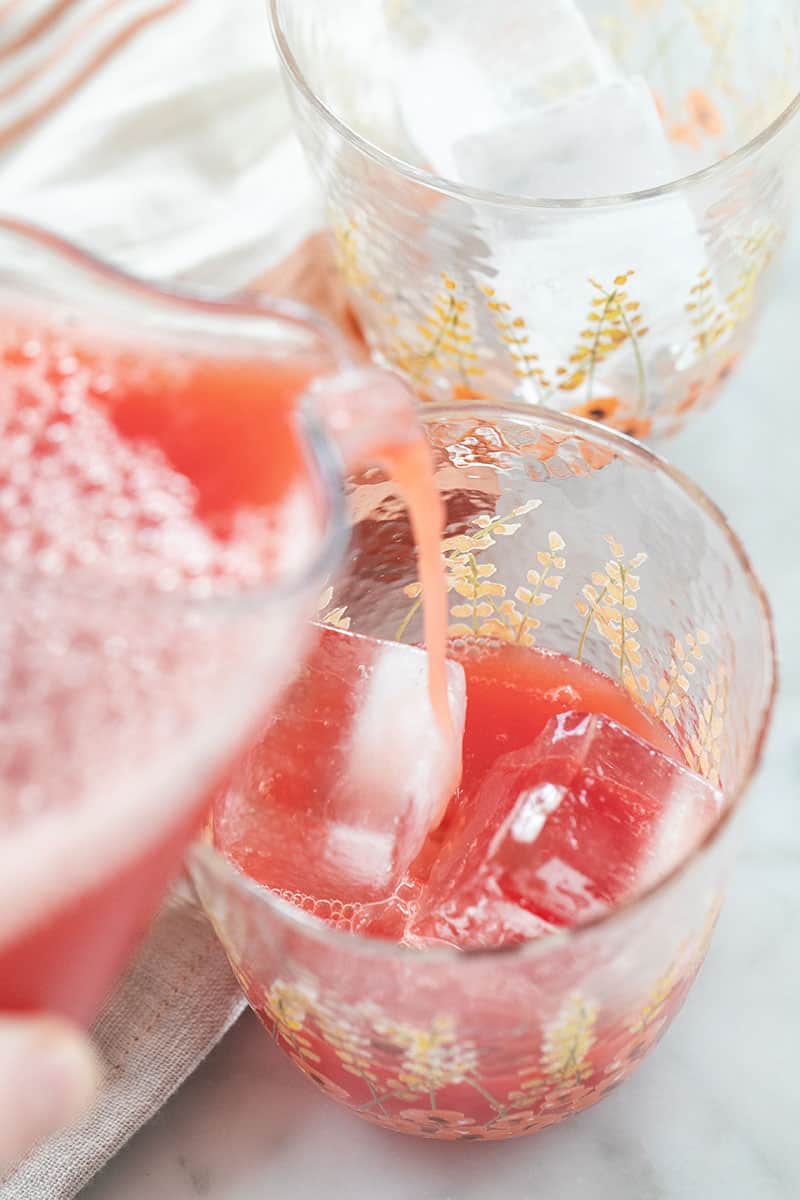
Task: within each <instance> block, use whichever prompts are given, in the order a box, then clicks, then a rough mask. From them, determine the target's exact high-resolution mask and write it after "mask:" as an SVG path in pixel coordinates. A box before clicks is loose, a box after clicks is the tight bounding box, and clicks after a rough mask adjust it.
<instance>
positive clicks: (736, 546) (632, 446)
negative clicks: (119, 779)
mask: <svg viewBox="0 0 800 1200" xmlns="http://www.w3.org/2000/svg"><path fill="white" fill-rule="evenodd" d="M472 415H475V416H477V417H481V416H483V417H485V418H486V419H489V418H491V417H495V418H496V417H503V416H508V417H521V418H524V419H525V420H527V421H528V422H531V421H534V422H537V423H548V424H550V425H553V426H555V427H557V428H558V429H560V430H561V431H562V432H564V433H566V434H567V435H572V436H578V437H581V438H583V439H585V440H586V439H589V440H593V441H594V442H595V443H599V444H600V445H603V446H605V447H606V448H607V449H609V450H612V451H614V453H615V455H619V454H620V453H621V454H622V456H623V457H626V458H628V459H630V460H632V461H634V462H639V463H640V464H641V465H642V466H643V467H647V468H649V469H650V470H654V471H656V472H657V473H658V474H659V475H662V476H665V477H666V478H667V479H668V480H670V481H671V482H672V483H673V484H675V485H676V486H677V488H678V489H679V490H680V491H681V492H683V493H684V495H685V496H686V497H687V499H688V500H689V501H690V503H691V504H693V505H694V506H696V507H697V508H699V509H701V510H702V511H703V512H704V513H705V515H706V517H707V518H708V519H709V520H710V521H712V522H713V524H714V525H716V527H717V528H718V529H719V530H720V532H721V533H722V534H723V536H724V538H725V540H726V542H727V543H728V546H729V547H730V549H731V550H732V552H733V555H734V557H735V559H736V560H737V562H738V563H739V566H740V568H741V571H742V576H743V579H744V581H745V583H746V584H747V586H748V587H749V589H750V592H751V595H752V596H753V598H754V599H755V601H756V604H757V606H758V608H760V610H761V618H762V626H761V627H762V632H764V633H765V634H766V642H767V645H768V656H769V667H770V675H769V690H768V694H767V696H766V699H765V701H764V704H763V708H762V711H761V713H760V719H759V722H758V727H757V730H756V735H755V737H754V739H753V746H752V750H751V753H750V755H749V758H748V761H747V762H746V763H745V764H744V766H743V768H742V771H741V777H740V779H739V782H738V784H737V786H736V788H735V790H734V791H733V792H732V793H731V794H730V795H727V794H726V800H727V804H726V807H725V810H724V812H723V814H722V816H721V817H720V819H719V821H717V823H716V824H715V825H714V826H713V828H712V829H711V830H709V832H708V833H707V834H706V836H705V837H704V838H703V839H702V841H700V842H699V843H698V844H697V845H696V846H695V847H694V848H693V849H692V850H691V851H689V853H688V854H686V855H685V856H684V857H683V858H682V859H681V860H680V861H679V862H678V863H677V864H676V865H675V866H674V867H673V868H672V870H671V871H669V872H668V873H667V874H666V875H665V876H664V877H663V878H662V879H660V880H658V881H657V882H656V883H655V884H652V885H651V886H650V887H648V888H646V889H645V890H644V891H643V892H641V893H640V894H638V895H636V896H634V897H633V899H631V900H628V901H626V902H625V903H624V904H620V905H617V906H615V907H614V908H612V909H610V910H609V911H608V912H606V913H602V914H600V915H599V916H597V917H594V918H592V919H591V920H588V921H585V922H583V923H582V924H580V925H576V926H573V927H572V928H568V929H556V930H553V931H552V932H550V933H546V934H544V935H543V936H542V937H540V938H536V939H535V940H533V941H529V942H520V943H517V944H515V945H511V946H490V947H485V948H477V949H475V948H467V949H461V948H459V947H455V946H430V947H416V946H403V945H402V944H400V943H398V942H391V941H387V940H385V939H382V938H371V937H366V936H364V935H363V934H358V933H355V932H353V931H351V930H346V929H337V928H335V927H334V926H331V925H328V924H326V922H325V921H323V920H322V919H321V918H320V917H316V916H314V914H313V913H309V912H306V911H305V910H304V909H301V908H297V907H296V906H295V905H293V904H291V903H290V902H289V901H287V900H283V899H281V898H280V897H279V896H277V895H275V894H274V893H273V892H270V890H269V889H268V888H267V887H266V886H264V885H262V884H259V883H256V881H255V880H253V879H251V878H250V877H249V876H248V875H246V874H245V873H244V872H243V871H242V870H240V869H239V867H237V866H236V865H235V864H234V863H232V862H231V861H230V859H228V858H226V857H225V855H224V854H223V853H222V852H221V851H220V850H217V849H216V848H215V847H214V846H213V845H211V844H210V841H209V840H204V841H198V842H196V843H195V844H194V845H193V846H191V847H190V848H189V851H188V862H189V866H190V874H191V864H192V860H193V859H194V858H196V859H197V861H198V863H199V864H200V867H201V870H202V869H203V866H204V865H205V866H207V867H208V868H209V869H210V870H211V871H212V872H213V873H214V874H215V875H217V876H218V875H220V874H221V875H222V876H223V877H224V878H225V879H227V880H228V881H230V882H231V883H232V885H233V886H234V887H235V888H236V889H237V890H239V891H242V892H245V893H246V894H247V895H249V896H252V897H253V898H254V899H255V900H256V901H258V902H259V904H261V905H263V906H264V907H265V908H266V909H267V910H271V911H272V912H273V913H274V914H275V915H276V916H277V917H278V919H279V920H281V921H282V922H285V923H287V924H288V925H290V926H293V927H294V928H295V930H296V931H297V932H299V933H300V934H303V935H306V936H310V937H312V938H314V939H316V940H317V941H320V942H323V943H325V944H327V945H329V946H331V947H332V948H338V949H340V950H342V951H352V952H355V953H356V954H358V955H359V956H361V957H364V958H370V957H374V958H376V959H385V958H394V957H397V958H402V959H404V960H405V961H406V962H407V963H409V964H410V963H412V962H417V963H420V964H423V965H424V964H427V963H446V962H450V963H454V962H462V963H471V962H477V963H482V962H483V963H485V962H488V961H498V960H502V961H506V960H509V961H517V960H529V959H535V958H537V957H538V956H539V955H542V954H546V953H548V952H549V950H550V949H552V948H553V947H556V946H563V945H566V944H568V943H575V942H578V941H580V940H581V939H582V938H583V937H586V936H591V934H592V932H593V931H595V930H598V929H600V928H603V927H607V926H611V925H613V924H614V923H615V922H616V920H617V919H618V918H620V917H624V916H627V915H628V914H631V913H635V912H637V911H638V910H640V909H643V908H645V907H646V905H647V904H648V903H649V902H650V900H651V899H652V898H653V897H654V896H656V895H658V894H659V893H661V892H662V891H665V890H667V889H668V888H669V887H670V886H671V885H672V884H673V883H674V882H675V881H677V880H678V879H680V878H681V877H683V876H684V875H685V874H688V872H689V870H690V869H691V867H692V866H693V865H694V863H695V862H697V860H698V859H700V858H702V857H703V856H705V855H706V854H707V853H708V852H709V851H710V850H711V849H712V848H713V847H714V846H715V845H716V844H717V842H718V841H720V840H721V838H722V836H723V834H724V833H725V831H726V830H727V829H729V827H730V826H731V824H732V822H733V820H734V818H735V817H736V816H737V815H738V813H739V811H740V809H741V808H742V805H743V802H744V798H745V796H746V794H747V792H748V791H749V789H750V786H751V784H752V782H753V779H754V778H755V776H756V774H757V772H758V769H759V767H760V765H761V760H762V758H763V754H764V749H765V746H766V742H767V736H768V734H769V729H770V725H771V721H772V715H773V712H774V708H775V700H776V696H777V692H778V682H779V669H778V651H777V640H776V635H775V622H774V617H773V613H772V607H771V605H770V602H769V599H768V597H767V594H766V591H765V589H764V585H763V584H762V582H761V580H760V578H759V576H758V574H757V572H756V570H755V568H754V567H753V564H752V562H751V560H750V557H749V555H748V553H747V551H746V550H745V548H744V546H743V545H742V543H741V541H740V539H739V537H738V536H737V534H736V533H735V532H734V531H733V529H732V528H731V526H730V524H729V522H728V519H727V517H726V516H725V514H724V513H723V512H722V510H721V509H720V507H719V506H718V505H717V504H716V503H715V502H714V501H713V500H711V499H710V497H709V496H707V495H706V493H705V492H704V491H703V489H702V488H701V487H699V486H698V484H696V483H694V482H693V480H691V479H690V478H689V477H688V476H687V475H685V474H684V473H683V471H681V470H680V469H679V468H677V467H674V466H673V465H672V464H671V463H669V462H667V461H666V460H665V459H663V458H661V456H660V455H658V454H655V453H654V452H653V451H652V450H650V449H648V448H647V447H646V446H644V445H642V444H641V443H640V442H637V441H636V440H635V439H634V438H631V437H628V435H627V434H623V433H620V432H618V431H617V430H612V429H608V428H607V427H606V426H603V425H599V424H597V423H596V422H594V421H590V420H588V419H586V418H584V417H576V416H573V415H571V414H568V413H559V412H556V411H555V410H552V411H551V410H550V409H545V408H541V407H539V406H535V407H534V406H531V405H526V404H524V403H522V402H520V401H494V402H491V403H485V402H484V403H483V404H480V403H475V404H474V405H472V404H470V406H469V408H467V407H466V406H465V405H464V404H463V402H461V403H459V402H456V403H454V402H452V401H440V402H434V403H431V404H426V405H425V406H424V407H423V408H422V409H421V411H420V419H421V421H422V423H423V425H424V424H426V423H428V422H433V421H434V420H436V419H439V420H446V419H455V420H464V419H465V418H466V417H467V416H472Z"/></svg>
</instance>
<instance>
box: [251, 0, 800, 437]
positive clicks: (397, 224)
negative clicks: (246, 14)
mask: <svg viewBox="0 0 800 1200" xmlns="http://www.w3.org/2000/svg"><path fill="white" fill-rule="evenodd" d="M270 10H271V15H272V24H273V30H274V34H275V39H276V42H277V45H278V49H279V53H280V56H281V59H282V64H283V69H284V73H285V78H286V81H287V86H288V92H289V97H290V100H291V103H292V106H293V109H294V113H295V116H296V121H297V128H298V131H299V134H300V137H301V139H302V141H303V143H304V146H305V149H306V151H307V154H308V157H309V160H310V162H311V165H312V167H313V169H314V171H315V173H316V175H317V177H318V179H319V182H320V184H321V188H322V192H323V193H324V196H325V199H326V201H327V209H328V216H329V222H330V225H331V228H332V230H333V234H334V237H335V240H336V245H337V251H338V257H339V264H340V267H341V271H342V274H343V278H344V280H345V282H346V284H347V287H348V289H349V293H350V297H351V301H352V305H353V308H354V310H355V312H356V314H357V316H358V319H359V321H360V323H361V325H362V327H363V330H364V332H365V334H366V336H367V339H368V341H369V344H370V346H371V348H372V351H373V352H374V354H375V356H376V357H377V358H378V360H379V361H382V362H386V363H389V364H391V365H392V366H393V367H395V368H397V369H398V370H400V371H401V372H402V373H404V374H405V375H406V377H407V378H408V379H410V380H411V381H412V383H413V384H414V386H415V388H416V389H417V390H418V391H419V392H420V393H421V394H422V395H423V398H434V399H440V400H445V399H461V400H465V401H470V400H472V399H474V398H476V397H478V398H484V399H489V398H491V397H493V396H498V397H501V398H503V397H507V396H508V395H513V396H515V397H516V398H517V399H520V400H524V401H525V402H527V403H529V404H532V405H547V406H548V407H551V408H554V409H557V410H560V411H569V412H571V413H575V414H577V415H580V416H587V417H590V418H591V419H594V420H598V421H603V422H605V423H606V424H608V425H610V426H613V427H615V428H618V429H621V430H622V431H624V432H626V433H628V434H631V435H633V436H635V437H638V438H645V437H648V436H650V435H651V434H652V435H662V434H670V433H673V432H674V431H676V430H677V429H679V428H680V427H681V425H682V424H683V423H684V421H685V420H686V419H687V417H688V416H689V415H690V414H691V413H693V412H694V411H696V410H698V409H701V408H703V407H705V406H706V405H708V404H709V403H710V402H711V400H712V398H713V397H714V396H715V394H716V393H717V391H718V389H719V386H720V384H722V383H723V382H724V380H726V379H727V378H728V376H729V375H730V374H731V372H732V371H733V370H734V369H735V367H736V364H737V363H738V362H739V360H740V358H741V356H742V354H743V352H744V351H745V349H746V348H747V346H748V344H749V343H750V341H751V340H752V337H753V334H754V332H755V330H756V327H757V320H758V316H759V313H760V311H761V310H762V309H763V306H764V304H765V302H766V298H767V296H768V294H769V292H770V288H771V277H772V274H773V268H774V263H775V261H776V260H777V259H778V257H779V251H780V248H781V245H782V243H783V241H784V238H785V235H786V232H787V229H788V226H789V220H790V215H791V209H792V200H793V195H794V191H795V185H796V181H797V158H798V155H797V149H798V138H799V137H800V122H798V109H800V99H798V88H797V78H798V72H800V2H798V0H696V2H695V0H692V2H691V3H689V2H686V0H584V2H583V3H580V4H577V5H576V4H575V3H573V0H535V2H532V0H511V2H510V3H505V4H502V5H494V6H492V5H487V4H485V3H483V2H482V0H470V2H466V3H465V2H463V0H459V2H458V3H456V2H454V0H436V2H435V3H430V2H428V0H425V2H423V0H384V3H374V4H373V3H364V2H363V0H343V2H342V3H341V4H337V5H330V4H328V3H326V2H325V0H270ZM620 78H622V79H624V80H626V81H627V82H628V83H630V81H631V80H635V81H638V82H636V87H637V88H638V89H639V91H638V92H635V93H634V95H636V96H638V97H639V99H638V100H636V104H637V105H638V106H639V109H640V110H641V111H640V116H641V113H644V114H645V118H646V119H645V118H643V120H644V121H645V127H646V128H647V129H648V130H649V133H648V134H647V135H645V134H644V133H642V132H641V130H640V129H639V127H638V126H637V127H636V128H637V132H634V133H632V134H631V136H630V138H629V139H628V141H627V142H625V143H624V144H623V145H621V146H620V148H619V150H618V151H617V157H618V158H619V159H621V160H624V169H623V173H622V174H621V175H620V174H619V172H617V173H616V174H614V173H609V163H608V159H609V158H610V156H611V155H612V154H613V150H609V149H608V148H607V146H608V140H609V139H608V128H609V126H610V124H611V122H612V121H613V120H614V119H616V118H615V116H614V112H615V110H613V108H612V109H610V110H609V112H608V124H604V120H603V113H604V112H605V111H606V110H605V109H603V108H602V107H599V108H598V107H597V105H598V104H599V103H600V101H598V100H596V98H595V99H592V97H593V96H594V95H595V93H590V92H587V91H585V90H582V89H585V88H586V87H587V86H589V85H590V84H591V85H594V84H595V83H596V82H597V80H598V79H599V80H602V81H608V80H619V79H620ZM625 86H627V84H626V85H625ZM576 95H579V96H582V97H583V99H582V100H580V101H579V103H581V104H583V105H584V108H583V109H582V110H580V112H582V113H583V116H582V117H580V112H579V113H578V115H577V116H576V115H575V113H574V112H573V115H572V116H571V117H568V118H564V116H563V110H562V108H559V106H560V105H561V106H563V104H564V103H567V105H570V104H574V103H575V102H576V101H575V96H576ZM587 97H588V99H587ZM604 103H605V101H604ZM548 106H549V107H548ZM543 113H544V114H545V116H546V118H547V124H546V128H545V132H544V133H543V119H544V118H543V117H542V114H543ZM559 113H562V115H561V116H559ZM551 114H556V115H555V116H552V117H551ZM629 115H630V114H629ZM620 119H626V118H625V113H624V112H623V113H622V117H621V118H620ZM559 121H560V122H561V125H559V124H558V122H559ZM648 122H649V124H648ZM576 125H577V128H576ZM562 127H563V129H564V133H563V138H562V137H561V136H560V135H559V134H558V133H557V132H556V131H557V130H558V129H561V128H562ZM654 130H655V132H654ZM476 131H477V132H476ZM537 131H538V132H537ZM543 137H546V138H549V139H550V143H548V144H544V143H543V141H542V138H543ZM612 144H613V143H612ZM454 147H455V149H454ZM459 147H460V148H461V149H460V150H459ZM542 154H547V155H549V156H550V159H552V161H553V162H554V163H555V165H556V166H557V167H559V168H562V167H563V165H564V162H563V160H566V159H569V158H570V156H571V159H572V160H574V161H573V167H574V172H573V174H574V175H575V176H576V181H575V183H574V184H573V185H572V190H567V191H566V192H565V191H562V190H559V189H558V188H555V189H553V188H552V187H551V186H550V185H549V176H548V172H547V171H546V170H544V169H543V168H542V167H541V165H539V166H538V167H537V155H542ZM459 155H460V157H459ZM560 156H561V160H560ZM651 159H652V160H653V161H652V164H651V161H650V160H651ZM665 159H666V160H667V161H666V165H665ZM584 162H585V164H586V165H585V166H582V165H581V164H582V163H584ZM576 164H577V165H576ZM532 172H533V173H532ZM581 173H582V174H583V178H581ZM604 174H605V175H607V177H608V178H609V180H610V181H612V182H613V181H614V180H616V179H625V180H627V181H628V182H627V183H626V184H625V185H624V187H623V186H622V185H620V184H615V185H614V186H613V189H612V190H613V191H614V192H615V193H620V192H621V193H622V194H605V192H604V190H603V188H604V185H603V182H602V180H603V177H604ZM526 180H528V182H526ZM595 180H596V181H597V182H595ZM564 186H565V187H566V184H565V185H564ZM607 186H608V187H611V186H612V183H611V182H609V184H608V185H607ZM598 188H599V189H600V190H599V191H598Z"/></svg>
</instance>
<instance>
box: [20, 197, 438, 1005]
mask: <svg viewBox="0 0 800 1200" xmlns="http://www.w3.org/2000/svg"><path fill="white" fill-rule="evenodd" d="M398 388H400V392H398ZM312 391H313V396H312V395H311V394H310V393H311V392H312ZM365 396H366V397H367V398H368V403H367V401H365V399H364V397H365ZM384 401H385V403H384ZM403 406H405V410H404V411H405V417H406V418H407V419H408V421H409V422H410V426H411V429H412V430H415V429H416V425H415V422H414V420H413V412H414V407H413V401H412V400H411V398H410V395H409V394H408V392H407V390H406V389H405V388H404V387H402V385H400V384H399V383H398V382H397V381H396V380H395V379H393V378H392V379H389V378H388V376H387V375H386V373H385V372H381V371H379V370H378V369H377V368H368V369H362V368H356V367H354V366H353V365H352V364H351V362H350V360H349V358H348V355H347V351H346V348H345V347H344V345H343V344H342V343H341V342H340V341H339V340H338V338H337V337H336V335H335V334H334V333H333V332H332V331H331V330H330V329H329V328H328V326H327V325H326V324H325V323H324V322H323V321H321V320H320V319H318V318H316V317H315V316H314V314H313V313H310V312H308V311H306V310H304V309H301V308H300V307H298V306H295V305H292V304H281V303H270V304H256V303H239V302H235V301H228V302H225V301H217V300H212V299H199V298H196V297H191V296H187V295H179V294H171V293H168V292H165V291H162V290H158V289H156V288H154V287H152V286H150V285H148V284H145V283H142V282H140V281H137V280H135V279H131V278H128V277H126V276H124V275H121V274H119V273H118V272H116V271H114V270H112V269H111V268H110V267H108V266H106V265H105V264H103V263H101V262H98V261H96V260H93V259H91V258H90V257H88V256H87V255H85V254H83V253H82V252H81V251H80V250H78V249H76V248H75V247H73V246H70V245H67V244H65V243H63V242H61V241H59V240H58V239H57V238H55V237H53V236H51V235H50V234H48V233H46V232H44V231H42V230H37V229H34V228H32V227H29V226H26V225H24V224H22V223H20V222H16V221H12V220H3V219H0V422H2V428H3V437H2V441H0V594H1V595H2V604H0V715H1V716H2V720H0V1011H3V1010H12V1009H18V1010H24V1009H34V1008H36V1009H42V1010H45V1011H58V1012H62V1013H64V1014H67V1015H69V1016H72V1017H74V1018H76V1019H81V1020H88V1019H89V1017H90V1016H91V1015H92V1014H93V1012H95V1011H96V1009H97V1007H98V1005H99V1003H100V1002H101V1000H102V998H103V995H104V993H105V991H106V990H107V988H108V987H109V985H110V983H111V981H112V980H113V978H114V975H115V973H116V972H117V971H118V969H119V968H120V966H121V964H122V962H123V960H124V958H125V956H126V955H127V954H128V953H129V951H130V949H131V943H132V941H133V939H134V937H135V935H136V934H137V933H138V932H140V931H141V929H142V928H143V926H144V925H145V923H146V922H147V919H148V917H149V915H150V913H151V912H152V910H153V908H154V907H155V905H156V904H157V902H158V900H159V897H160V895H161V893H162V891H163V889H164V887H165V885H166V883H167V881H168V880H169V878H170V876H171V875H173V874H174V873H175V872H176V871H177V870H178V868H179V866H180V862H181V857H182V853H183V850H184V848H185V846H186V844H187V842H188V841H189V839H190V838H191V837H192V836H193V834H194V833H196V831H197V828H198V826H199V824H200V823H201V822H202V819H203V815H204V812H205V807H206V805H207V802H208V799H209V797H210V795H211V794H212V792H213V790H214V788H216V787H218V786H219V785H220V782H221V778H222V775H223V773H224V771H225V770H226V769H227V767H228V765H229V762H230V759H231V758H232V756H234V755H235V753H236V751H237V750H238V749H239V748H240V747H241V744H242V743H243V741H245V740H246V739H247V737H248V736H249V735H250V734H251V733H252V731H253V729H254V727H256V726H257V725H258V723H259V722H260V721H261V720H263V718H264V715H265V713H267V712H268V711H269V708H270V705H271V704H272V703H273V702H274V700H275V697H276V696H277V694H278V692H279V691H280V689H281V688H282V686H283V685H284V684H285V683H286V682H287V680H288V679H289V677H290V676H291V673H292V671H293V670H294V669H296V667H297V665H298V663H299V662H300V661H301V660H302V655H303V651H304V646H305V638H306V635H307V631H308V625H307V621H308V620H309V619H310V618H311V617H312V616H313V615H314V613H315V612H316V610H317V605H318V602H319V598H320V595H321V593H322V592H323V589H324V587H325V584H326V580H327V578H328V576H329V574H330V572H331V571H332V569H333V568H334V567H335V565H336V564H337V562H338V560H339V558H340V556H341V554H342V552H343V550H344V546H345V544H346V540H347V521H346V516H345V511H344V498H343V494H342V489H341V479H342V471H343V467H342V460H343V457H346V456H348V455H351V456H352V457H353V458H355V459H358V458H359V455H360V453H361V451H366V450H367V448H368V444H369V442H370V432H371V430H376V431H377V436H378V438H383V439H387V438H390V437H391V434H392V428H393V422H394V421H395V418H397V419H399V420H400V421H401V422H402V420H403ZM367 410H368V411H367ZM348 416H349V417H351V418H352V421H351V422H350V425H348V421H347V420H346V419H345V418H347V417H348ZM333 417H336V424H337V428H336V431H335V432H334V431H333ZM373 422H374V424H373ZM351 426H352V427H351ZM131 429H132V430H133V431H134V432H133V433H130V430H131ZM265 429H266V430H268V432H269V438H268V440H267V441H265V434H264V433H263V430H265ZM243 430H244V431H245V433H243V432H242V431H243ZM126 431H127V432H126ZM417 436H419V434H418V431H417ZM200 479H202V480H203V486H202V489H201V486H200V483H199V482H198V481H199V480H200ZM229 501H231V502H232V503H233V506H234V507H233V514H234V515H232V516H231V506H230V504H229V503H228V502H229Z"/></svg>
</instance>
